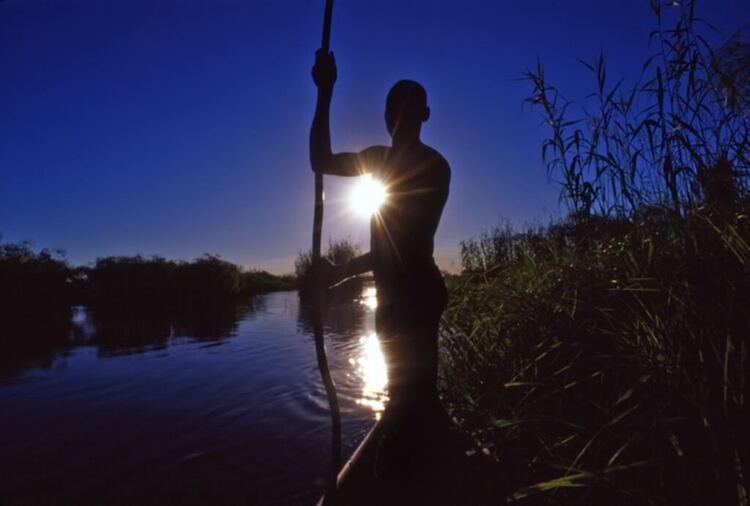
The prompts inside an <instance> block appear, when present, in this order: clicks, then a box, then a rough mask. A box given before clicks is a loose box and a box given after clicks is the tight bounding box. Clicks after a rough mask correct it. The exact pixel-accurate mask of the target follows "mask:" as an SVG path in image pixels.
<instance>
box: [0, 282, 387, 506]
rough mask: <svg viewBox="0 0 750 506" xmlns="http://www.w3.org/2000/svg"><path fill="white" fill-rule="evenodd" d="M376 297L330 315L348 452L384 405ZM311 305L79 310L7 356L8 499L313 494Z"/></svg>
mask: <svg viewBox="0 0 750 506" xmlns="http://www.w3.org/2000/svg"><path fill="white" fill-rule="evenodd" d="M373 306H374V292H373V290H372V288H366V289H365V292H363V293H362V295H361V296H360V297H358V298H356V299H355V300H351V301H348V302H344V303H341V304H337V305H335V306H332V307H329V308H328V309H327V310H326V316H325V328H326V333H325V339H326V347H327V350H328V357H329V361H330V365H331V369H332V373H333V375H334V379H335V381H336V383H337V386H338V392H339V399H340V402H341V408H342V421H343V434H344V436H343V437H344V448H345V454H346V455H348V454H350V453H351V452H352V451H353V449H354V447H355V446H356V445H357V444H358V442H359V441H360V440H361V439H362V437H363V436H364V434H365V433H366V432H367V430H368V428H369V427H370V426H371V425H372V424H373V422H374V421H375V419H376V417H377V416H378V413H379V412H380V411H381V410H382V408H383V405H382V403H383V401H384V400H385V397H384V394H383V389H384V387H385V383H386V375H385V366H384V364H383V358H382V355H381V353H380V348H379V346H378V343H377V339H376V338H375V335H374V332H373V330H374V311H373ZM307 314H308V313H307V311H305V309H304V308H303V307H300V303H299V300H298V297H297V294H296V292H277V293H272V294H268V295H263V296H258V297H256V298H255V299H254V300H253V301H252V304H250V305H247V306H239V307H236V308H231V310H228V311H227V312H226V314H221V315H216V317H215V318H206V319H201V320H196V319H195V318H190V317H187V318H182V320H180V319H174V318H172V319H165V318H158V317H152V318H148V319H144V321H129V320H127V319H125V318H119V319H118V318H112V317H102V316H99V315H96V314H94V313H93V312H92V311H89V310H87V308H84V307H78V308H75V311H74V315H73V321H74V325H73V327H72V329H71V330H70V331H69V334H68V335H66V336H53V337H51V338H49V339H48V340H45V341H44V343H45V346H42V347H38V346H37V347H34V349H33V350H29V349H25V350H21V351H19V352H17V353H16V355H15V357H14V359H13V360H8V357H5V358H4V359H3V360H2V361H3V364H2V367H0V373H1V374H0V504H2V505H3V506H12V505H17V504H18V505H20V504H168V503H171V504H263V505H266V504H311V503H314V501H315V500H316V499H317V497H318V495H319V494H320V491H321V490H322V488H323V486H324V477H325V476H326V475H327V471H328V469H329V467H328V466H329V458H330V418H329V412H328V405H327V401H326V396H325V390H324V389H323V386H322V384H321V380H320V375H319V372H318V368H317V363H316V360H315V347H314V342H313V337H312V331H311V322H310V321H309V320H308V316H307ZM40 348H43V349H40ZM346 455H345V456H346Z"/></svg>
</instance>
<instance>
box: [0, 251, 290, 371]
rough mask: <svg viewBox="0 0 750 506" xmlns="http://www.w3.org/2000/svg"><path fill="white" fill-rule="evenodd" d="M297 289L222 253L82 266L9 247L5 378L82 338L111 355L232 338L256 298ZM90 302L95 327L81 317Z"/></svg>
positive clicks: (0, 322)
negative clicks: (174, 340) (88, 328)
mask: <svg viewBox="0 0 750 506" xmlns="http://www.w3.org/2000/svg"><path fill="white" fill-rule="evenodd" d="M295 286H296V280H295V279H294V277H293V276H275V275H273V274H270V273H268V272H265V271H255V270H249V271H248V270H243V269H241V268H240V267H239V266H237V265H234V264H232V263H230V262H226V261H224V260H221V259H220V258H219V257H217V256H212V255H204V256H202V257H200V258H198V259H196V260H194V261H193V262H176V261H172V260H166V259H164V258H161V257H151V258H145V257H142V256H133V257H107V258H100V259H98V260H97V261H96V263H95V264H94V265H93V266H81V267H72V266H71V265H69V264H68V262H67V261H65V259H64V257H63V255H62V252H51V251H48V250H41V251H39V252H35V251H34V250H32V249H31V248H30V247H29V246H28V245H27V244H2V245H0V375H4V376H8V375H14V374H17V373H18V372H21V371H23V370H25V369H27V368H28V367H32V366H49V365H50V364H51V363H52V362H53V360H54V359H55V358H56V357H58V356H60V355H64V354H65V353H66V352H67V351H68V350H69V349H71V348H72V347H73V346H74V345H76V344H77V343H78V342H80V341H85V342H87V343H89V344H94V345H97V346H98V347H99V350H100V352H101V353H103V354H117V353H122V352H132V351H138V350H145V349H153V348H158V347H164V346H166V344H167V342H168V340H169V339H170V338H171V337H172V336H173V335H178V334H179V335H182V336H186V337H191V338H196V339H217V338H223V337H226V336H228V335H231V334H232V333H233V332H234V331H235V330H236V327H237V324H238V323H239V321H240V320H241V319H242V317H243V315H244V314H246V313H247V312H248V311H249V310H250V309H251V305H250V303H249V297H250V296H252V295H255V294H258V293H263V292H269V291H273V290H288V289H292V288H294V287H295ZM82 304H83V305H87V306H88V307H89V310H90V318H91V320H92V321H91V324H92V326H93V329H94V330H93V333H92V334H91V335H88V336H86V335H83V334H82V333H81V329H80V328H79V327H77V326H76V325H73V323H72V321H71V316H72V309H71V308H72V306H73V305H82Z"/></svg>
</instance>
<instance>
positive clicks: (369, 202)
mask: <svg viewBox="0 0 750 506" xmlns="http://www.w3.org/2000/svg"><path fill="white" fill-rule="evenodd" d="M387 196H388V194H387V193H386V191H385V186H383V184H382V183H381V182H380V181H378V180H377V179H374V178H373V177H372V175H371V174H364V175H363V176H362V178H361V179H360V180H359V181H358V182H357V184H356V185H355V186H354V188H353V189H352V193H351V195H350V196H349V204H350V206H351V208H352V211H354V213H355V214H358V215H359V216H362V217H363V218H370V217H371V216H372V215H373V214H375V213H377V212H378V210H379V209H380V206H382V205H383V203H384V202H385V199H386V197H387Z"/></svg>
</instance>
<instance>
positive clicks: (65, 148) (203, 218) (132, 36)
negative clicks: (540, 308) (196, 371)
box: [0, 0, 750, 272]
mask: <svg viewBox="0 0 750 506" xmlns="http://www.w3.org/2000/svg"><path fill="white" fill-rule="evenodd" d="M323 3H324V2H323V0H237V1H229V0H201V1H198V0H194V1H188V0H185V1H177V0H173V1H158V0H130V1H116V0H106V1H105V0H86V1H84V0H71V1H65V0H49V1H37V0H3V1H0V234H2V239H3V240H5V241H17V240H29V241H31V242H32V244H33V245H34V246H36V247H51V248H64V249H65V250H66V251H67V256H68V258H69V259H70V260H71V261H72V262H74V263H86V262H89V261H92V260H94V259H95V258H96V257H98V256H104V255H112V254H135V253H142V254H146V255H150V254H159V255H163V256H167V257H172V258H182V259H190V258H194V257H196V256H198V255H200V254H201V253H203V252H211V253H218V254H220V255H221V256H222V257H224V258H226V259H228V260H231V261H235V262H238V263H241V264H243V265H246V266H254V267H260V268H267V269H271V270H273V271H277V272H283V271H291V270H292V264H293V260H294V257H295V255H296V253H297V252H298V251H300V250H302V249H306V248H308V247H309V243H310V235H311V232H310V230H311V221H312V218H311V210H312V181H313V177H312V173H311V172H310V169H309V164H308V157H307V135H308V129H309V123H310V119H311V117H312V112H313V107H314V99H315V89H314V86H313V84H312V82H311V80H310V78H309V70H310V66H311V63H312V57H313V53H314V51H315V49H316V48H317V45H318V44H319V41H320V28H321V27H320V25H321V18H322V10H323ZM698 15H700V16H702V17H704V18H706V19H707V20H709V21H711V22H712V23H713V24H714V25H716V26H717V27H718V28H719V29H721V30H722V31H724V32H725V33H727V34H729V33H731V32H732V31H734V30H735V29H737V28H739V27H740V26H742V25H746V24H748V23H750V0H711V1H709V0H704V1H702V2H699V4H698ZM653 27H654V18H653V14H652V13H651V10H650V9H649V7H648V1H647V0H607V1H602V0H579V1H574V0H568V1H553V0H540V1H535V2H531V1H528V2H527V1H510V0H508V1H502V0H486V1H479V0H461V1H460V2H459V1H457V0H454V1H450V2H448V1H438V0H419V1H418V0H378V1H375V0H368V1H362V0H338V1H337V2H336V7H335V12H334V26H333V36H332V46H333V49H334V51H335V53H336V57H337V60H338V64H339V80H338V83H337V86H336V91H335V95H334V103H333V109H332V135H333V144H334V149H335V150H358V149H361V148H363V147H365V146H367V145H369V144H375V143H387V142H388V137H387V133H386V130H385V126H384V124H383V119H382V117H383V103H384V98H385V95H386V93H387V91H388V89H389V87H390V85H391V84H392V83H393V82H395V81H396V80H398V79H400V78H412V79H416V80H419V81H421V82H422V83H423V84H424V85H425V87H426V88H427V91H428V94H429V101H430V105H431V107H432V118H431V120H430V121H429V123H428V124H427V125H426V126H425V129H424V135H423V138H424V141H425V142H427V143H428V144H431V145H433V146H434V147H436V148H437V149H438V150H440V151H441V152H442V153H443V154H444V156H445V157H446V158H447V159H448V161H449V162H450V164H451V166H452V169H453V180H452V186H451V196H450V198H449V201H448V204H447V206H446V209H445V212H444V215H443V221H442V224H441V226H440V229H439V231H438V236H437V240H436V244H437V247H438V251H437V257H438V260H439V261H440V263H441V264H442V265H443V266H444V267H450V262H451V259H452V258H455V254H456V251H457V244H458V241H460V240H461V239H464V238H466V237H468V236H471V235H474V234H475V233H477V232H479V231H480V230H481V229H482V228H486V227H489V226H492V225H493V224H495V223H497V222H498V220H499V219H500V218H501V217H505V218H508V219H510V220H511V221H513V222H515V223H519V224H522V223H524V222H528V221H533V220H535V219H537V220H538V219H545V218H546V217H548V216H550V215H554V214H556V213H558V204H557V189H556V188H555V187H554V186H553V185H551V184H549V183H548V182H547V178H546V172H545V170H544V167H543V165H542V163H541V159H540V141H541V139H542V137H543V135H544V133H545V132H544V130H543V128H542V127H541V126H540V117H539V115H538V113H537V112H536V111H533V110H530V109H529V108H528V107H526V108H523V107H522V101H523V99H524V97H526V96H527V95H528V93H529V86H528V84H527V83H524V82H521V81H518V80H517V78H518V77H520V76H521V74H522V73H523V72H524V70H525V69H526V68H527V67H531V66H533V65H534V64H535V62H536V60H537V58H539V59H541V61H542V62H543V63H544V64H545V66H546V70H547V75H548V78H549V79H550V80H551V81H553V82H555V83H557V84H559V85H560V87H561V88H562V89H563V90H565V91H567V95H569V96H571V97H573V98H575V97H583V96H584V95H585V94H586V93H587V92H588V91H589V90H590V89H592V86H591V85H592V83H593V81H592V79H591V77H590V75H589V74H588V71H586V70H585V68H584V67H583V66H581V65H580V64H578V63H577V62H576V57H581V58H583V59H588V60H590V59H592V58H593V57H595V56H596V54H597V53H598V51H599V50H600V49H603V50H605V52H606V53H607V56H608V59H609V62H610V68H609V73H610V75H618V76H619V75H632V73H633V72H638V71H639V70H640V64H641V62H642V61H643V59H644V55H647V54H648V53H649V51H648V47H647V41H648V33H649V31H650V30H651V29H652V28H653ZM350 184H351V182H350V181H334V180H333V178H327V179H326V190H327V191H326V193H327V208H326V218H325V228H324V238H325V237H333V238H343V237H349V238H351V239H353V240H355V241H357V242H359V243H360V244H361V245H362V246H363V247H364V248H365V249H366V245H367V231H368V226H367V223H366V222H364V221H363V220H361V219H357V218H354V217H352V216H351V213H349V212H348V208H347V205H346V204H345V203H344V202H343V200H344V199H345V195H346V191H347V189H348V185H350ZM324 240H325V239H324Z"/></svg>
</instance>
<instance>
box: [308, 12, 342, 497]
mask: <svg viewBox="0 0 750 506" xmlns="http://www.w3.org/2000/svg"><path fill="white" fill-rule="evenodd" d="M332 14H333V0H326V6H325V14H324V16H323V38H322V41H321V50H322V51H323V52H324V53H325V54H327V53H328V52H329V51H330V44H331V15H332ZM322 231H323V175H322V174H319V173H317V172H316V173H315V210H314V213H313V239H312V259H313V265H315V264H316V263H317V262H318V261H320V257H321V255H320V238H321V233H322ZM322 295H323V294H322V293H317V294H316V297H315V301H314V302H313V304H314V308H313V334H314V336H315V353H316V355H317V359H318V369H319V370H320V377H321V378H322V380H323V385H324V386H325V389H326V396H327V397H328V405H329V407H330V411H331V475H330V476H329V480H328V487H327V488H328V490H327V491H326V493H325V496H324V499H323V504H332V502H333V501H334V495H335V490H336V477H337V475H338V472H339V469H340V468H341V411H340V409H339V402H338V397H337V395H336V386H335V385H334V383H333V378H332V377H331V371H330V370H329V368H328V358H327V356H326V349H325V342H324V340H323V310H322V304H323V300H322V299H323V296H322Z"/></svg>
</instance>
